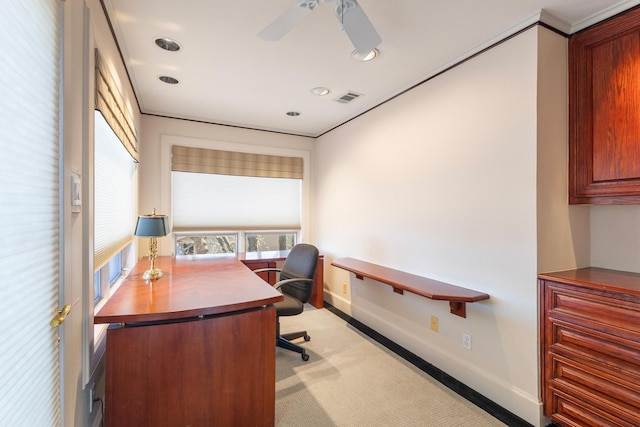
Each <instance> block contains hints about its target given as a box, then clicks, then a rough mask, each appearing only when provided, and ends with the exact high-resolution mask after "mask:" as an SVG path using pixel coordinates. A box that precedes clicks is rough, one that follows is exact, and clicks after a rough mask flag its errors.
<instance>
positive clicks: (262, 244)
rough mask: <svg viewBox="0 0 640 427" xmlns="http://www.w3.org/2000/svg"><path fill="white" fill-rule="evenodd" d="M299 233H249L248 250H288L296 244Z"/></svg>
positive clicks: (247, 235) (247, 237) (247, 238)
mask: <svg viewBox="0 0 640 427" xmlns="http://www.w3.org/2000/svg"><path fill="white" fill-rule="evenodd" d="M296 237H297V233H293V232H291V233H287V232H282V233H247V234H246V244H245V247H246V251H247V252H271V251H288V250H290V249H291V248H293V246H294V245H295V244H296V240H297V239H296Z"/></svg>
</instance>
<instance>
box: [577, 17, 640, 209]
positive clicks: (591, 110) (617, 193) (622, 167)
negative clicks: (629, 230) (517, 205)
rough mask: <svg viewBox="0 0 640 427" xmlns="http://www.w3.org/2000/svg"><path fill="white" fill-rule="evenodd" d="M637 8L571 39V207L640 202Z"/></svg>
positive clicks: (639, 20)
mask: <svg viewBox="0 0 640 427" xmlns="http://www.w3.org/2000/svg"><path fill="white" fill-rule="evenodd" d="M638 58H640V8H636V9H633V10H631V11H629V12H626V13H624V14H622V15H619V16H617V17H615V18H613V19H611V20H609V21H605V22H604V23H602V24H599V25H597V26H595V27H592V28H589V29H587V30H585V31H583V32H581V33H578V34H576V35H575V36H573V37H571V38H570V39H569V203H572V204H581V203H587V204H638V203H640V78H639V76H640V60H638Z"/></svg>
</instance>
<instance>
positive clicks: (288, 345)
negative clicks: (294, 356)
mask: <svg viewBox="0 0 640 427" xmlns="http://www.w3.org/2000/svg"><path fill="white" fill-rule="evenodd" d="M297 338H304V340H305V341H309V340H310V339H311V337H310V336H309V335H308V334H307V331H300V332H290V333H288V334H282V335H279V336H278V337H277V338H276V346H278V347H280V348H284V349H287V350H291V351H295V352H296V353H300V356H301V357H302V360H304V361H305V362H306V361H307V360H309V355H308V354H307V351H306V350H305V349H304V348H302V347H300V346H299V345H297V344H294V343H292V342H291V341H290V340H295V339H297Z"/></svg>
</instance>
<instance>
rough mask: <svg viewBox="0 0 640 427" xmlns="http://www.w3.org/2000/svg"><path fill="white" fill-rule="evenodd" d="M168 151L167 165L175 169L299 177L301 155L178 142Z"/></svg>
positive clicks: (265, 176)
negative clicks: (169, 163)
mask: <svg viewBox="0 0 640 427" xmlns="http://www.w3.org/2000/svg"><path fill="white" fill-rule="evenodd" d="M171 154H172V156H171V169H172V170H173V171H178V172H199V173H213V174H218V175H235V176H254V177H263V178H295V179H302V170H303V159H302V158H301V157H284V156H271V155H267V154H253V153H241V152H236V151H223V150H210V149H206V148H195V147H182V146H179V145H174V146H173V147H172V150H171Z"/></svg>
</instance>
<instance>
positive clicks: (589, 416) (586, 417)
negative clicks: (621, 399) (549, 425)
mask: <svg viewBox="0 0 640 427" xmlns="http://www.w3.org/2000/svg"><path fill="white" fill-rule="evenodd" d="M574 396H575V395H571V394H568V393H564V392H563V391H561V390H556V389H552V396H551V406H552V409H551V411H550V413H549V415H550V416H551V418H552V419H553V420H554V421H556V422H558V423H560V424H562V425H563V426H566V427H569V426H571V427H587V426H590V427H605V426H607V427H608V426H616V427H638V425H639V424H638V422H640V420H638V419H637V418H636V417H633V418H631V419H628V420H627V419H624V418H620V417H618V416H617V415H616V414H614V413H612V412H610V411H603V410H602V409H599V408H597V407H593V406H591V405H590V404H589V403H587V402H585V401H584V400H583V399H580V398H576V397H574Z"/></svg>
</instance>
